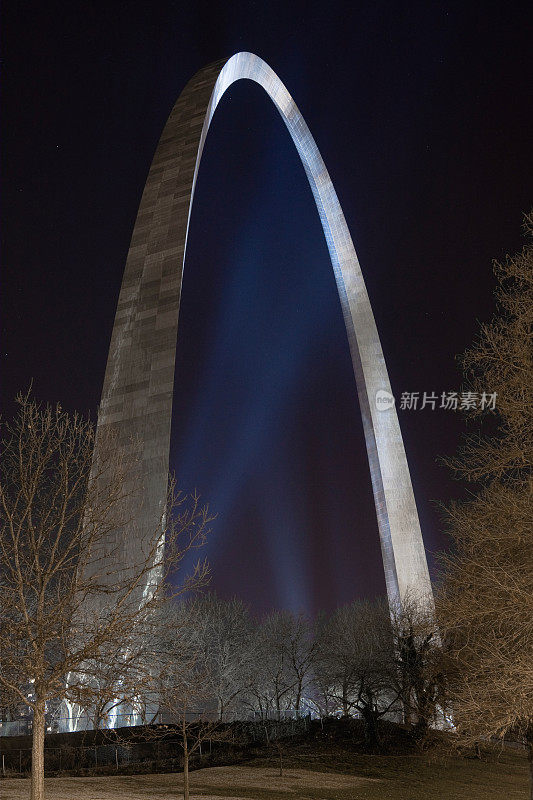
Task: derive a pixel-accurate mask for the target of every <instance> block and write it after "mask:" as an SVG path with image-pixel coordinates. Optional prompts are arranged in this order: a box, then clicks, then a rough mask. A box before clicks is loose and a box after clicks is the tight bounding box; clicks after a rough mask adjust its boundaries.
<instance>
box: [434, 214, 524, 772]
mask: <svg viewBox="0 0 533 800" xmlns="http://www.w3.org/2000/svg"><path fill="white" fill-rule="evenodd" d="M526 232H527V234H528V236H529V237H531V234H532V233H533V217H532V216H531V215H530V216H529V217H528V218H527V219H526ZM495 274H496V277H497V280H498V288H497V291H496V299H497V304H498V310H497V314H496V316H495V317H494V319H493V320H492V322H490V323H489V324H484V325H482V326H481V328H480V332H479V335H478V337H477V339H476V341H475V342H474V344H473V346H472V347H471V348H470V349H469V350H468V351H467V352H466V353H465V355H464V357H463V359H462V364H463V368H464V373H465V378H466V380H467V383H468V386H469V388H470V387H471V388H472V389H473V390H474V391H478V392H481V391H487V392H489V391H490V392H497V393H498V397H497V405H496V418H495V421H496V423H497V426H498V427H497V432H496V433H495V434H493V435H490V436H488V435H484V434H482V433H480V432H477V431H476V432H470V433H469V434H468V435H467V438H466V443H465V445H464V447H463V448H462V450H461V451H460V453H459V455H458V456H457V458H455V459H453V460H450V461H449V462H448V463H449V464H450V466H451V467H452V469H453V470H454V471H455V474H456V475H457V476H458V477H459V478H462V479H466V480H468V481H470V482H472V483H473V484H474V486H473V492H472V497H471V499H469V500H467V501H466V502H463V503H455V504H452V505H451V506H450V507H449V508H448V510H447V519H448V524H449V531H450V534H451V536H452V539H453V544H454V548H453V550H452V551H451V552H450V553H449V554H447V555H445V556H443V558H442V561H443V585H442V590H441V592H440V598H439V603H438V614H439V620H440V623H441V625H442V628H443V634H444V636H445V640H446V642H447V644H448V647H449V654H450V662H449V671H450V676H451V678H453V680H452V681H451V688H452V689H453V700H454V721H455V723H456V725H457V726H458V729H459V730H461V731H463V732H464V733H465V734H468V735H469V736H470V737H471V738H474V737H479V736H504V735H505V734H506V733H507V732H509V731H515V732H517V733H519V732H522V733H523V734H525V735H526V736H527V738H528V739H529V741H530V743H531V744H532V745H533V513H532V511H533V509H532V502H531V500H532V476H531V466H532V455H533V402H532V400H533V397H532V391H533V363H532V347H531V345H532V320H533V247H532V245H531V240H530V239H529V241H528V243H527V244H526V246H525V247H524V248H523V250H522V251H521V252H520V253H518V254H517V255H516V256H514V257H512V258H511V257H510V258H507V259H506V260H505V261H504V262H503V263H501V264H500V263H497V264H495ZM532 764H533V762H532Z"/></svg>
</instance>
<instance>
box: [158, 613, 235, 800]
mask: <svg viewBox="0 0 533 800" xmlns="http://www.w3.org/2000/svg"><path fill="white" fill-rule="evenodd" d="M213 605H214V603H213V599H212V598H211V600H210V601H208V602H207V603H206V600H205V598H200V599H198V600H189V601H188V602H183V603H181V604H179V605H175V604H172V605H170V606H169V607H167V608H166V609H165V611H164V613H163V614H159V615H158V626H157V627H158V630H157V636H156V640H157V642H158V644H157V648H156V649H157V657H156V660H155V662H156V664H157V671H156V670H152V676H153V678H154V693H155V694H156V695H157V698H158V701H159V704H160V709H161V712H162V714H163V715H164V716H165V717H166V718H167V719H168V721H169V722H170V723H174V724H176V725H177V726H178V728H179V732H180V742H181V747H182V751H183V797H184V800H189V796H190V788H189V765H190V759H191V757H192V756H193V755H194V754H195V753H197V752H200V753H201V748H202V744H203V742H205V741H206V740H208V739H209V740H216V741H222V740H225V739H227V738H228V737H229V732H228V731H227V730H223V729H222V728H221V716H220V714H219V713H217V711H216V710H215V708H214V705H213V699H214V696H213V685H216V675H213V674H212V673H211V669H212V664H213V662H212V660H210V659H209V658H208V657H206V647H205V645H206V639H205V635H206V629H209V623H208V621H207V624H206V616H205V615H206V613H209V611H212V610H213ZM145 736H147V737H148V738H152V739H153V738H159V737H161V736H162V737H166V736H167V728H166V726H163V727H161V726H156V727H147V728H145Z"/></svg>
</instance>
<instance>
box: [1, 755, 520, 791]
mask: <svg viewBox="0 0 533 800" xmlns="http://www.w3.org/2000/svg"><path fill="white" fill-rule="evenodd" d="M323 766H326V765H323ZM331 766H332V767H334V765H333V764H332V765H331ZM347 767H348V765H343V771H342V773H339V772H335V771H333V769H331V771H322V770H320V769H313V767H312V766H311V767H310V768H308V769H304V768H301V767H300V768H295V767H293V766H290V767H289V768H287V769H285V770H284V774H283V776H282V777H280V775H279V771H278V769H277V768H276V767H273V766H268V765H265V764H262V763H258V764H257V765H256V766H230V767H212V768H210V769H202V770H198V771H196V772H193V773H191V797H192V800H200V798H201V799H202V800H224V798H225V799H226V800H387V799H388V798H391V800H392V798H394V800H428V798H438V800H459V799H461V800H463V798H468V800H486V798H488V797H490V798H491V800H522V798H525V797H527V762H526V759H525V757H524V756H523V755H521V754H514V753H502V754H501V756H500V757H499V759H497V760H492V761H488V762H485V761H475V760H465V759H460V758H457V757H453V758H452V757H449V758H447V759H446V760H440V761H436V760H430V759H429V758H428V757H425V756H418V757H417V756H361V755H358V756H356V757H355V758H354V759H353V761H352V763H351V764H350V765H349V767H350V769H349V773H350V774H346V768H347ZM180 788H181V774H180V773H171V774H165V775H117V776H102V777H94V778H92V777H91V778H47V779H46V791H47V800H169V799H170V798H174V799H175V800H179V798H181V797H183V795H182V792H181V790H180ZM0 794H1V796H2V800H25V799H26V798H27V797H28V796H29V781H27V780H17V779H14V780H4V781H2V782H1V783H0Z"/></svg>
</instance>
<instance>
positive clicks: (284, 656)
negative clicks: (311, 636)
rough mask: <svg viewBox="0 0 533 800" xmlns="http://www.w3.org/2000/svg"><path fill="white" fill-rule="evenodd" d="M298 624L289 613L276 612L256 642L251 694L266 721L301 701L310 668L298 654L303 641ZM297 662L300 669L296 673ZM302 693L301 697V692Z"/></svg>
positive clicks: (262, 626)
mask: <svg viewBox="0 0 533 800" xmlns="http://www.w3.org/2000/svg"><path fill="white" fill-rule="evenodd" d="M298 624H299V623H296V624H295V618H294V617H293V616H292V614H290V612H288V611H275V612H273V613H272V614H269V615H268V616H266V617H265V618H264V619H263V620H261V622H260V624H259V625H258V628H257V634H256V637H255V641H254V656H255V659H254V660H255V664H254V666H253V668H252V672H251V675H250V692H251V695H252V697H253V698H254V699H255V702H256V703H257V706H258V710H259V711H260V713H261V716H262V717H263V718H267V717H268V716H269V715H270V713H272V712H273V713H274V715H275V717H276V719H278V720H280V719H281V716H282V713H283V712H284V711H287V710H288V709H289V708H290V707H291V706H293V705H294V703H295V701H296V698H297V697H298V704H299V702H300V699H301V687H302V685H303V680H304V677H305V675H306V672H307V669H308V667H306V668H305V670H304V666H303V662H302V663H300V660H301V658H300V655H298V654H297V653H296V649H297V642H298V639H299V638H301V637H300V633H301V631H300V633H299V632H298V630H297V629H298ZM295 659H296V665H297V669H299V670H300V673H299V672H298V671H297V669H295V666H294V664H295ZM299 688H300V693H299V694H298V689H299Z"/></svg>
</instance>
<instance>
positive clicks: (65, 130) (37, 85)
mask: <svg viewBox="0 0 533 800" xmlns="http://www.w3.org/2000/svg"><path fill="white" fill-rule="evenodd" d="M528 8H529V4H526V3H524V4H523V5H521V4H520V3H518V2H514V3H511V4H509V3H491V2H483V3H482V2H479V3H471V2H461V3H459V2H458V3H453V4H452V3H432V2H410V3H393V2H367V3H357V2H353V3H346V4H343V3H339V2H334V1H332V2H328V3H315V2H308V3H300V2H291V3H290V4H289V3H285V2H284V3H279V2H269V3H251V2H250V3H243V2H229V3H228V2H224V3H223V2H220V3H205V2H197V3H192V2H188V3H177V2H176V3H166V2H154V3H147V2H142V3H136V2H109V0H108V1H107V2H93V3H84V2H76V0H73V2H70V3H64V2H61V3H54V2H47V3H31V2H16V0H12V1H11V2H10V3H4V4H3V17H4V20H3V26H2V28H3V38H4V41H3V48H2V49H3V81H2V85H3V103H4V113H3V119H2V126H3V136H2V141H3V161H4V166H3V172H2V175H3V179H2V186H3V192H2V256H3V258H2V274H1V302H2V316H1V330H2V338H1V380H2V383H1V406H2V411H3V412H4V413H7V414H9V413H11V411H12V408H13V404H12V399H13V397H14V395H15V394H16V392H17V391H18V390H19V389H24V388H26V387H28V385H29V383H30V381H31V380H32V379H33V387H34V391H35V394H36V395H37V397H38V398H40V399H42V400H46V401H52V402H55V401H56V400H59V401H61V403H62V405H63V406H64V407H66V408H68V409H71V410H74V409H78V410H80V411H83V412H84V413H90V414H91V415H92V417H93V418H95V417H96V410H97V406H98V402H99V396H100V392H101V388H102V382H103V376H104V370H105V364H106V358H107V349H108V346H109V340H110V335H111V329H112V325H113V319H114V313H115V307H116V302H117V297H118V292H119V288H120V283H121V280H122V272H123V268H124V264H125V259H126V254H127V250H128V246H129V239H130V236H131V232H132V228H133V223H134V220H135V215H136V211H137V206H138V203H139V200H140V196H141V192H142V189H143V185H144V181H145V178H146V175H147V173H148V169H149V165H150V161H151V158H152V155H153V152H154V149H155V146H156V143H157V140H158V138H159V135H160V133H161V130H162V128H163V125H164V123H165V120H166V118H167V116H168V114H169V112H170V110H171V108H172V105H173V104H174V102H175V100H176V98H177V97H178V95H179V93H180V91H181V90H182V88H183V87H184V85H185V83H186V82H187V81H188V80H189V78H190V77H191V76H192V75H193V74H194V73H195V72H196V71H197V70H198V69H200V68H201V67H203V66H204V65H205V64H208V63H210V62H212V61H215V60H217V59H220V58H222V57H225V56H230V55H232V54H233V53H235V52H237V51H239V50H249V51H252V52H254V53H257V54H258V55H259V56H261V57H262V58H264V59H265V60H266V61H267V62H268V63H269V64H270V65H271V66H272V68H273V69H274V70H275V71H276V72H277V73H278V75H279V76H280V78H281V80H282V81H283V82H284V83H285V84H286V85H287V88H288V89H289V91H290V93H291V94H292V96H293V97H294V99H295V101H296V103H297V104H298V106H299V108H300V110H301V111H302V113H303V115H304V117H305V119H306V121H307V123H308V125H309V127H310V129H311V132H312V134H313V136H314V137H315V139H316V142H317V144H318V146H319V148H320V150H321V153H322V156H323V158H324V160H325V162H326V165H327V167H328V170H329V172H330V175H331V177H332V179H333V182H334V185H335V188H336V190H337V193H338V195H339V198H340V201H341V204H342V206H343V209H344V213H345V216H346V219H347V222H348V225H349V227H350V230H351V233H352V237H353V239H354V243H355V246H356V249H357V252H358V255H359V258H360V261H361V264H362V268H363V271H364V275H365V279H366V283H367V287H368V291H369V295H370V299H371V302H372V305H373V309H374V314H375V317H376V321H377V325H378V330H379V332H380V336H381V340H382V345H383V350H384V353H385V358H386V361H387V366H388V369H389V374H390V378H391V383H392V387H393V391H394V392H395V394H396V396H397V397H399V396H400V395H401V393H402V392H405V391H408V392H415V391H418V392H423V391H428V392H431V391H435V392H436V393H440V392H442V391H450V390H460V388H461V374H460V371H459V369H458V367H457V363H456V361H455V356H456V355H457V354H458V353H461V352H462V351H463V350H464V349H465V347H467V346H468V345H469V344H470V343H471V341H472V338H473V336H474V334H475V332H476V329H477V320H480V319H488V318H489V317H490V315H491V314H492V311H493V297H492V292H493V289H494V279H493V276H492V270H491V261H492V259H493V258H501V257H503V255H504V254H505V253H506V252H513V251H515V250H517V249H518V248H519V247H520V246H521V221H522V214H523V212H525V211H527V210H528V208H529V207H530V205H531V202H532V192H531V166H532V158H531V108H532V104H531V97H530V86H531V77H532V76H531V59H530V56H529V47H530V38H529V33H528V29H529V30H531V12H530V11H528ZM487 390H488V391H490V387H487ZM398 413H399V418H400V425H401V427H402V431H403V435H404V441H405V446H406V451H407V458H408V461H409V465H410V469H411V476H412V480H413V486H414V491H415V497H416V499H417V504H418V508H419V513H420V518H421V524H422V531H423V535H424V540H425V543H426V548H427V550H428V557H429V562H430V568H431V570H432V573H433V574H435V571H434V563H435V562H434V557H433V554H434V552H436V551H438V550H440V549H442V548H445V547H446V546H447V544H448V543H447V539H446V535H445V533H444V532H443V526H442V521H441V518H440V512H439V510H438V508H437V507H436V501H441V500H448V499H449V498H451V497H457V496H460V495H461V492H462V489H461V487H460V486H459V485H458V484H456V483H455V482H454V481H452V480H451V479H450V476H449V474H448V472H447V470H446V469H445V468H444V467H442V466H440V465H438V464H437V463H436V459H437V457H438V456H439V455H445V454H450V453H453V451H454V450H455V448H456V446H457V444H458V442H459V439H460V436H461V433H462V432H463V430H464V427H465V425H464V420H463V419H462V418H461V417H460V416H458V415H456V414H454V413H453V412H450V411H444V410H440V411H439V410H435V411H431V410H424V411H420V410H418V411H399V412H398ZM171 467H172V468H173V469H174V470H175V471H176V474H177V478H178V483H179V485H180V486H181V487H182V488H183V489H185V490H191V489H194V488H197V489H198V490H199V491H200V493H201V494H202V497H203V498H204V499H205V500H206V501H207V502H209V504H210V506H211V510H212V511H213V512H214V513H217V514H218V516H217V519H216V521H215V523H214V525H213V533H212V536H211V539H210V543H209V545H208V548H207V555H208V557H209V559H210V561H211V565H212V570H213V582H212V587H213V588H215V589H216V590H217V591H219V592H220V593H221V594H222V595H224V596H231V595H233V594H238V595H240V596H242V597H243V598H244V599H245V600H246V601H248V602H250V604H251V605H252V607H253V608H254V609H256V610H258V611H262V610H266V609H269V608H272V607H279V608H289V609H293V610H304V611H307V612H310V613H313V612H315V611H317V610H318V609H320V608H326V609H331V608H333V607H335V606H336V605H337V604H340V603H344V602H349V601H350V600H352V599H354V598H362V597H370V598H372V597H375V596H377V595H381V594H383V593H384V591H385V588H384V587H385V584H384V578H383V573H382V566H381V556H380V550H379V542H378V533H377V523H376V520H375V512H374V507H373V499H372V492H371V486H370V478H369V473H368V466H367V461H366V451H365V446H364V440H363V433H362V425H361V420H360V414H359V407H358V403H357V397H356V390H355V380H354V377H353V373H352V368H351V361H350V355H349V350H348V344H347V340H346V334H345V331H344V326H343V320H342V314H341V308H340V303H339V300H338V296H337V291H336V286H335V282H334V278H333V272H332V269H331V266H330V263H329V257H328V253H327V249H326V245H325V242H324V240H323V237H322V231H321V227H320V224H319V220H318V216H317V213H316V210H315V207H314V202H313V199H312V195H311V192H310V190H309V188H308V185H307V181H306V178H305V174H304V171H303V167H302V166H301V164H300V162H299V159H298V156H297V154H296V151H295V150H294V148H293V145H292V143H291V141H290V138H289V135H288V133H287V131H286V129H285V127H284V125H283V123H282V121H281V118H279V117H278V115H277V112H276V110H275V109H274V107H273V105H272V104H271V102H270V101H269V100H268V98H267V96H266V95H265V94H264V93H263V92H262V90H261V89H260V88H259V87H258V86H257V85H255V84H252V83H250V82H246V81H241V82H239V83H238V84H237V85H234V86H233V87H232V88H231V89H230V90H229V92H228V93H227V94H226V96H225V97H224V99H223V101H222V103H221V105H220V108H219V110H218V111H217V112H216V115H215V118H214V121H213V124H212V127H211V131H210V134H209V137H208V140H207V145H206V148H205V151H204V156H203V160H202V166H201V169H200V174H199V180H198V186H197V192H196V197H195V204H194V210H193V215H192V220H191V229H190V235H189V243H188V254H187V260H186V266H185V278H184V287H183V294H182V307H181V314H180V330H179V343H178V352H177V364H176V382H175V399H174V413H173V434H172V452H171Z"/></svg>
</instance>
